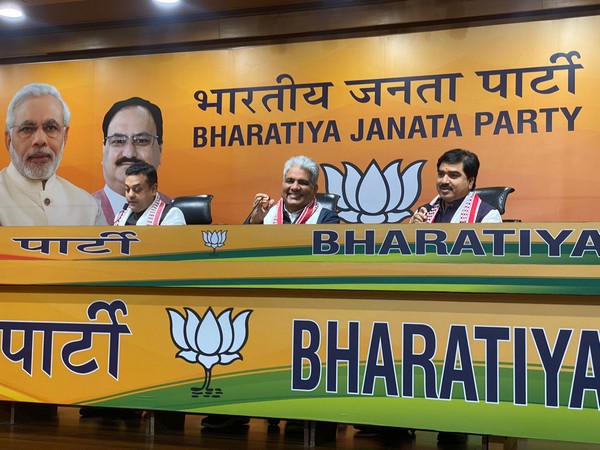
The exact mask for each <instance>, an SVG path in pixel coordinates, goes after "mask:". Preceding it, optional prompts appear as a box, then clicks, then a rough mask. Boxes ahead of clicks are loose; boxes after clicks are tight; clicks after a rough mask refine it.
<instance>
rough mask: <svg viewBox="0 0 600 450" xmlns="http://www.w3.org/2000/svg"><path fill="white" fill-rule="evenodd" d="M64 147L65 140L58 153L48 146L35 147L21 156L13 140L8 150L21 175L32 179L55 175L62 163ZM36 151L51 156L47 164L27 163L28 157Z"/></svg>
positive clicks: (42, 178) (45, 178) (44, 178)
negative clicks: (30, 164) (29, 164)
mask: <svg viewBox="0 0 600 450" xmlns="http://www.w3.org/2000/svg"><path fill="white" fill-rule="evenodd" d="M64 148H65V144H64V142H63V144H62V146H61V147H60V151H59V152H58V155H56V154H55V153H54V152H53V151H52V150H50V149H49V148H48V147H42V148H35V149H33V150H30V151H28V152H27V153H26V154H25V155H24V156H23V157H22V158H21V157H20V156H19V155H18V154H17V152H16V151H15V148H14V147H13V143H12V142H11V143H10V145H9V147H8V152H9V154H10V159H11V161H12V163H13V165H14V166H15V168H16V169H17V171H18V172H19V173H20V174H21V175H23V176H24V177H25V178H28V179H30V180H47V179H48V178H50V177H51V176H52V175H54V173H55V172H56V169H57V168H58V165H59V164H60V161H61V160H62V155H63V150H64ZM36 153H43V154H45V155H48V156H49V157H50V158H51V160H50V161H48V162H47V163H45V164H34V165H32V167H31V166H28V165H27V164H26V163H25V161H27V158H28V157H29V156H31V155H34V154H36Z"/></svg>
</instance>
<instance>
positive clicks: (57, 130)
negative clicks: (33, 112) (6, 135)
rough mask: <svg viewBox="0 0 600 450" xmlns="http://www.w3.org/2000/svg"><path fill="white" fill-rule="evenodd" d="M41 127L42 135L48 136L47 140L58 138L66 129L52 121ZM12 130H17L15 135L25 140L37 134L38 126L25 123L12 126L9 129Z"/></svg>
mask: <svg viewBox="0 0 600 450" xmlns="http://www.w3.org/2000/svg"><path fill="white" fill-rule="evenodd" d="M41 127H42V131H43V132H44V134H45V135H46V136H48V137H49V138H57V137H59V136H60V134H61V133H62V130H63V129H64V128H65V127H66V125H59V124H58V123H57V122H55V121H54V120H51V121H48V122H44V123H43V124H42V125H41ZM13 128H16V129H17V135H18V136H19V137H21V138H23V139H27V138H30V137H31V136H33V135H34V134H35V133H37V131H38V130H39V128H40V125H38V124H35V123H29V122H25V123H22V124H21V125H13V126H12V127H10V129H11V130H12V129H13Z"/></svg>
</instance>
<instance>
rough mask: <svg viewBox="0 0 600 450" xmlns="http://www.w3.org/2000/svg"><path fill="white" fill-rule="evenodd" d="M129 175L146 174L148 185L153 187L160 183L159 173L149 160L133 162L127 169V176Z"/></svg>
mask: <svg viewBox="0 0 600 450" xmlns="http://www.w3.org/2000/svg"><path fill="white" fill-rule="evenodd" d="M129 175H146V179H147V180H148V186H150V187H152V186H154V185H155V184H157V183H158V174H157V173H156V169H155V168H154V166H153V165H152V164H148V163H147V162H139V163H135V164H132V165H131V166H129V167H128V168H127V170H125V176H129Z"/></svg>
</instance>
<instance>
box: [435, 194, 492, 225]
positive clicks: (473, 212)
mask: <svg viewBox="0 0 600 450" xmlns="http://www.w3.org/2000/svg"><path fill="white" fill-rule="evenodd" d="M434 201H435V203H434V205H433V207H432V208H431V210H429V212H428V213H427V216H426V218H425V221H426V222H427V223H433V221H434V219H435V216H436V215H437V213H438V211H439V210H440V208H441V204H442V200H441V199H440V197H439V196H438V197H436V198H435V200H434ZM480 203H481V199H480V198H479V195H477V194H475V193H474V192H469V194H468V195H467V197H466V198H465V200H463V205H462V208H461V210H460V218H459V220H458V223H475V219H476V218H477V211H478V210H479V204H480Z"/></svg>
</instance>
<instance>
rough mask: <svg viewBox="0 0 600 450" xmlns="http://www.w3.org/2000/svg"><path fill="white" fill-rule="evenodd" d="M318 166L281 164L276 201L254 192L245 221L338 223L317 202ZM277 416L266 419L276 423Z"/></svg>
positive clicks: (218, 422) (232, 422) (229, 421)
mask: <svg viewBox="0 0 600 450" xmlns="http://www.w3.org/2000/svg"><path fill="white" fill-rule="evenodd" d="M318 181H319V166H318V165H317V163H316V162H314V161H313V160H312V159H310V158H307V157H306V156H294V157H293V158H290V159H289V160H288V161H287V162H286V163H285V165H284V167H283V183H282V185H281V198H280V199H279V200H278V201H277V202H276V201H275V200H274V199H272V198H270V197H269V196H268V195H267V194H263V193H259V194H256V195H255V196H254V203H253V207H252V211H251V212H250V215H249V216H248V217H247V218H246V220H245V222H244V223H246V224H269V225H274V224H295V225H300V224H316V223H332V224H333V223H340V218H339V217H338V215H337V214H336V213H335V212H333V211H331V210H329V209H326V208H323V206H322V205H320V204H319V203H318V202H317V200H316V198H315V196H316V194H317V191H318V189H319V186H318ZM249 420H250V419H249V418H248V417H240V416H226V415H209V416H207V417H205V418H204V419H202V426H204V427H206V428H216V429H225V428H232V427H236V426H241V425H245V424H247V423H248V422H249ZM278 422H279V420H277V419H269V423H271V424H274V425H275V424H277V423H278Z"/></svg>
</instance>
